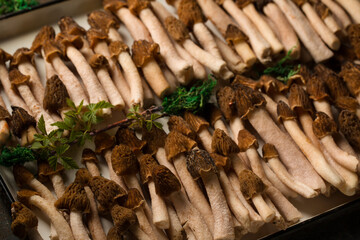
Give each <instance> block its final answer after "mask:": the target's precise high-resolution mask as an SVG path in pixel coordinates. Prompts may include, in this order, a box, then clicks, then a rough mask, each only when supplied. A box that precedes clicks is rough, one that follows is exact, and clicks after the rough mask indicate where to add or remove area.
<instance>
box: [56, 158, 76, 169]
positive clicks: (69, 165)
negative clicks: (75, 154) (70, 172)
mask: <svg viewBox="0 0 360 240" xmlns="http://www.w3.org/2000/svg"><path fill="white" fill-rule="evenodd" d="M60 159H61V163H62V165H63V166H64V168H65V169H78V168H79V166H78V165H77V163H76V162H75V161H74V160H73V159H72V158H71V157H61V158H60Z"/></svg>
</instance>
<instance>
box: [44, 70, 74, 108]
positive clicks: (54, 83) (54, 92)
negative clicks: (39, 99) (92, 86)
mask: <svg viewBox="0 0 360 240" xmlns="http://www.w3.org/2000/svg"><path fill="white" fill-rule="evenodd" d="M67 98H70V96H69V93H68V91H67V89H66V87H65V85H64V83H63V82H62V81H61V80H60V78H59V76H58V75H53V76H52V77H51V78H49V79H48V80H47V81H46V86H45V93H44V100H43V105H44V109H46V110H48V111H50V112H52V113H57V112H61V110H63V109H66V108H68V105H67V103H66V99H67Z"/></svg>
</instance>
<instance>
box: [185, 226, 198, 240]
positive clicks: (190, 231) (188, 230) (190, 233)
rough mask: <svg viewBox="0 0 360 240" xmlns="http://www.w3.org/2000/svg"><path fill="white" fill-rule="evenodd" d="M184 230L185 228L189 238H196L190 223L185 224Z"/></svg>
mask: <svg viewBox="0 0 360 240" xmlns="http://www.w3.org/2000/svg"><path fill="white" fill-rule="evenodd" d="M184 230H185V233H186V237H187V239H188V240H196V237H195V235H194V233H193V231H192V230H191V228H190V226H189V224H185V225H184Z"/></svg>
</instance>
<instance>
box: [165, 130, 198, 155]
mask: <svg viewBox="0 0 360 240" xmlns="http://www.w3.org/2000/svg"><path fill="white" fill-rule="evenodd" d="M195 146H196V142H195V141H194V140H192V139H191V138H188V137H186V136H184V135H182V134H181V133H179V132H177V131H170V133H169V134H168V136H167V137H166V140H165V152H166V157H167V159H168V160H169V161H171V160H172V159H173V158H175V157H176V156H177V155H179V154H181V153H185V152H188V151H190V150H191V149H192V148H193V147H195Z"/></svg>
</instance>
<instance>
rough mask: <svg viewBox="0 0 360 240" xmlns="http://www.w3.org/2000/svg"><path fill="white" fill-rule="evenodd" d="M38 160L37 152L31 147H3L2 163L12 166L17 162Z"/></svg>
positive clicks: (0, 157) (0, 163)
mask: <svg viewBox="0 0 360 240" xmlns="http://www.w3.org/2000/svg"><path fill="white" fill-rule="evenodd" d="M35 160H36V154H35V152H33V151H32V150H31V149H30V148H27V147H21V146H16V147H14V148H10V147H3V149H2V151H1V155H0V165H2V166H5V167H11V166H13V165H16V164H24V163H26V162H31V161H35Z"/></svg>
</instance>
